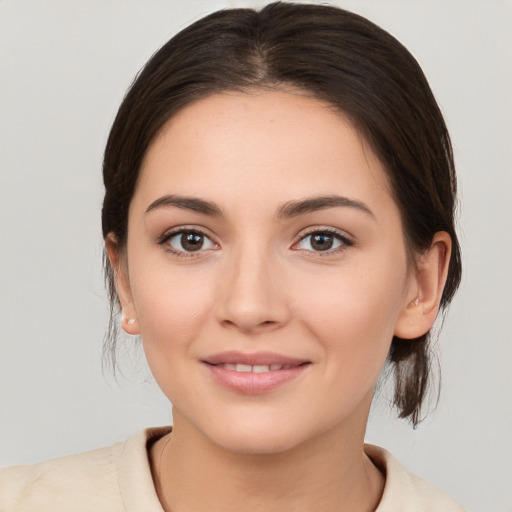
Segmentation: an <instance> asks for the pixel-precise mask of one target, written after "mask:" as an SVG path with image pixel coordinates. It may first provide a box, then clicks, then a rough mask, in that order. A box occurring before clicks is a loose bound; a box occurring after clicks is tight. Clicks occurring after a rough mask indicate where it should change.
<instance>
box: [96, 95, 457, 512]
mask: <svg viewBox="0 0 512 512" xmlns="http://www.w3.org/2000/svg"><path fill="white" fill-rule="evenodd" d="M333 194H336V195H338V196H343V197H345V198H348V199H350V200H351V201H354V202H357V203H358V204H359V205H364V207H363V208H361V207H356V206H353V205H348V206H325V205H324V207H322V208H320V209H316V210H314V211H307V212H303V213H301V214H297V215H294V216H278V215H277V212H279V211H280V210H282V209H283V206H284V205H287V204H289V203H290V202H292V201H302V200H304V199H310V198H313V197H326V196H332V195H333ZM166 195H180V196H186V197H194V198H200V199H202V200H206V201H209V202H211V203H214V204H215V205H216V207H217V208H218V209H219V210H220V211H221V212H222V215H209V214H206V213H201V212H197V211H190V210H189V209H186V208H183V207H177V206H172V205H160V206H157V207H154V208H152V209H150V211H147V210H148V207H150V205H152V204H154V203H155V201H157V200H159V199H160V198H162V197H163V196H166ZM365 208H366V209H367V210H368V211H366V210H365ZM175 228H176V229H178V230H179V229H180V228H183V229H185V228H186V229H195V230H199V231H201V232H203V233H204V234H205V236H206V237H207V238H204V239H203V240H204V245H203V248H202V249H201V250H199V251H195V252H189V253H188V255H187V254H186V251H185V250H184V248H183V245H180V243H181V241H182V239H181V235H179V234H178V235H175V236H174V237H173V238H171V239H170V240H167V241H166V242H165V243H161V242H162V237H163V236H164V235H166V234H168V233H169V232H170V231H172V230H174V229H175ZM326 229H328V230H329V233H327V236H334V238H333V239H332V240H333V243H334V245H333V247H334V248H333V249H332V250H330V251H319V250H315V249H316V248H317V246H313V245H312V241H313V239H312V237H311V233H312V232H316V233H317V234H318V233H319V232H322V233H325V230H326ZM331 231H334V232H335V233H336V234H335V235H332V233H331ZM338 237H340V238H338ZM106 245H107V251H108V254H109V256H110V259H111V262H112V264H113V266H114V269H115V270H116V276H117V285H118V292H119V296H120V300H121V304H122V307H123V313H124V319H123V328H124V329H125V330H126V331H127V332H129V333H131V334H141V337H142V340H143V345H144V350H145V353H146V356H147V359H148V362H149V365H150V367H151V370H152V372H153V374H154V376H155V379H156V381H157V382H158V384H159V386H160V387H161V389H162V390H163V392H164V393H165V394H166V396H167V397H168V398H169V400H170V401H171V402H172V405H173V420H174V427H173V432H172V434H170V435H169V436H166V437H164V438H162V439H161V440H159V441H157V442H156V444H155V445H153V448H152V450H151V463H152V468H153V476H154V480H155V486H156V489H157V493H158V495H159V498H160V500H161V502H162V504H163V506H164V508H165V509H166V510H172V511H173V512H182V511H183V512H184V511H189V510H194V511H203V510H205V511H206V510H211V507H212V503H215V509H216V510H223V511H230V510H240V504H241V503H243V504H244V507H243V508H244V509H247V510H266V511H272V510H294V511H301V510H316V511H321V512H323V511H325V512H327V511H334V510H336V511H338V512H339V511H342V510H347V511H348V510H350V511H359V510H360V511H370V510H375V508H376V506H377V504H378V502H379V499H380V496H381V494H382V490H383V485H384V477H383V476H382V474H381V473H380V472H379V470H378V469H377V468H376V467H375V466H374V465H373V464H372V462H371V461H370V459H369V458H368V457H367V456H366V455H365V454H364V447H363V444H364V432H365V428H366V422H367V418H368V412H369V408H370V403H371V400H372V396H373V391H374V387H375V384H376V381H377V378H378V376H379V373H380V371H381V369H382V367H383V365H384V363H385V360H386V356H387V354H388V351H389V347H390V343H391V340H392V337H393V335H394V334H396V335H398V336H400V337H402V338H415V337H418V336H420V335H421V334H423V333H425V332H426V331H427V330H428V329H429V328H430V327H431V325H432V323H433V322H434V320H435V316H436V314H437V310H438V305H439V299H440V296H441V293H442V288H443V286H444V282H445V279H446V272H447V265H448V259H449V254H450V239H449V236H448V235H447V234H446V233H437V234H436V236H435V237H434V240H433V243H432V247H431V249H430V250H429V251H427V252H426V253H425V254H422V255H417V258H416V259H417V262H416V267H417V268H416V269H411V267H410V265H409V264H408V258H407V253H406V248H405V242H404V236H403V230H402V222H401V219H400V214H399V211H398V208H397V205H396V204H395V202H394V200H393V198H392V196H391V193H390V190H389V186H388V181H387V178H386V173H385V170H384V168H383V166H382V164H381V163H380V161H379V160H378V159H377V157H376V156H375V155H374V154H373V152H372V151H371V149H370V148H369V147H368V146H367V145H366V144H365V141H364V140H363V139H362V138H361V136H360V135H359V134H358V132H356V131H355V130H354V129H353V127H352V126H351V125H350V123H349V122H348V121H347V120H346V119H344V117H343V116H341V115H340V114H339V113H336V112H334V110H333V109H332V108H329V106H328V105H327V104H325V103H323V102H321V101H319V100H316V99H312V98H308V97H305V96H304V95H301V94H299V93H292V92H276V91H274V92H251V93H225V94H219V95H214V96H211V97H209V98H207V99H204V100H201V101H198V102H196V103H193V104H192V105H190V106H188V107H187V108H185V109H184V110H182V111H181V112H180V113H178V114H177V115H176V116H175V117H173V118H172V119H171V120H170V121H169V122H168V123H167V125H166V126H165V128H164V129H163V130H162V132H161V133H160V134H159V136H158V137H157V138H156V139H155V140H154V142H153V143H152V145H151V146H150V148H149V150H148V152H147V155H146V158H145V161H144V164H143V167H142V169H141V176H140V180H139V183H138V185H137V189H136V191H135V195H134V197H133V200H132V202H131V205H130V211H129V222H128V240H127V246H126V248H125V249H123V250H122V251H120V250H119V248H118V246H117V243H116V240H115V237H114V236H113V235H111V236H109V237H107V240H106ZM176 251H179V255H178V253H177V252H176ZM415 299H418V300H415ZM128 319H134V320H135V321H134V322H131V323H129V322H128ZM226 350H238V351H242V352H244V353H254V352H258V351H270V352H274V353H279V354H283V355H287V356H291V357H296V358H299V359H301V360H307V361H308V365H307V368H306V370H305V371H303V372H302V373H301V374H300V375H299V376H298V377H297V378H296V379H294V380H292V381H290V382H286V383H284V384H282V385H280V386H278V387H277V388H275V389H272V390H271V391H269V392H265V393H259V394H252V395H249V394H247V393H242V392H238V391H234V390H232V389H227V388H226V387H224V386H222V385H220V384H219V383H217V382H216V381H215V379H213V378H212V375H211V373H210V371H209V369H208V368H207V367H206V366H205V364H204V363H203V362H202V361H204V359H205V358H207V357H208V356H210V355H212V354H215V353H218V352H222V351H226Z"/></svg>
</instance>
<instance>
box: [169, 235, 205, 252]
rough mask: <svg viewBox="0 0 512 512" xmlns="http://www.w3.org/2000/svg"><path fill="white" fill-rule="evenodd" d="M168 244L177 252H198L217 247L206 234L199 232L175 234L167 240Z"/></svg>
mask: <svg viewBox="0 0 512 512" xmlns="http://www.w3.org/2000/svg"><path fill="white" fill-rule="evenodd" d="M167 243H168V244H169V245H170V246H171V247H172V248H173V249H174V250H175V251H176V252H197V251H201V250H205V249H213V248H214V247H215V244H214V243H213V242H212V241H211V240H210V239H209V238H208V237H207V236H206V235H205V234H204V233H200V232H198V231H180V232H178V233H174V234H172V235H171V236H170V237H169V238H168V239H167Z"/></svg>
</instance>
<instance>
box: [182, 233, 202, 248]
mask: <svg viewBox="0 0 512 512" xmlns="http://www.w3.org/2000/svg"><path fill="white" fill-rule="evenodd" d="M180 242H181V246H182V247H183V249H185V251H198V250H199V249H201V247H203V244H204V236H203V235H198V234H197V233H183V234H182V235H181V237H180Z"/></svg>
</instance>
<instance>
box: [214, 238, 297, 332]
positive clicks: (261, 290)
mask: <svg viewBox="0 0 512 512" xmlns="http://www.w3.org/2000/svg"><path fill="white" fill-rule="evenodd" d="M226 267H227V269H226V271H225V273H224V274H223V275H222V276H221V283H220V286H219V288H218V291H219V294H218V296H217V299H218V300H217V302H216V314H217V319H218V321H219V322H220V323H221V324H222V325H223V326H224V327H227V328H233V329H238V330H239V331H241V332H244V333H246V334H255V333H261V332H268V331H272V330H275V329H277V328H279V327H282V326H283V325H285V324H286V323H287V321H288V320H289V317H290V311H289V307H288V306H289V305H288V301H287V299H286V286H285V283H284V280H285V279H284V269H283V268H282V266H280V265H279V263H278V262H277V261H276V258H274V257H272V255H270V254H269V252H268V251H264V250H261V248H260V250H257V249H255V248H254V247H252V249H251V248H250V247H246V248H245V249H241V250H240V251H237V252H236V253H234V254H232V258H231V259H230V260H229V261H226Z"/></svg>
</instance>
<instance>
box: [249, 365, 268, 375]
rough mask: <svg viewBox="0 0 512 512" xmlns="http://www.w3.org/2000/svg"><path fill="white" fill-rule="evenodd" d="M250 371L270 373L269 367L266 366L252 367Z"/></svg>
mask: <svg viewBox="0 0 512 512" xmlns="http://www.w3.org/2000/svg"><path fill="white" fill-rule="evenodd" d="M252 371H253V372H254V373H263V372H269V371H270V366H269V365H268V364H260V365H254V366H253V367H252Z"/></svg>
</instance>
